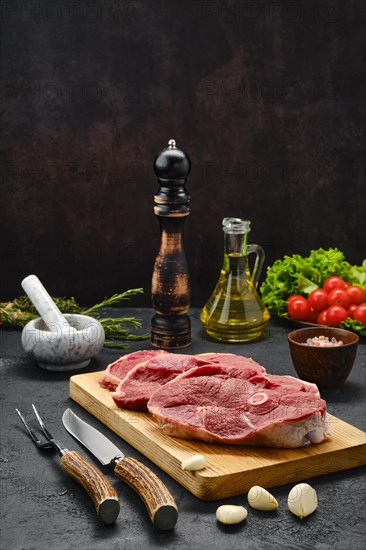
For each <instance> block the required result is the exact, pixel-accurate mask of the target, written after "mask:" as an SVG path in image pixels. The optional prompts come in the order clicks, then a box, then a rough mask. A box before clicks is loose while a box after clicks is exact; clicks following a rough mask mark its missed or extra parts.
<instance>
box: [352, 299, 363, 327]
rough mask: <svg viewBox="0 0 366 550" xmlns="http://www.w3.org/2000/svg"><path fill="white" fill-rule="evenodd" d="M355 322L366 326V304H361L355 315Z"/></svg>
mask: <svg viewBox="0 0 366 550" xmlns="http://www.w3.org/2000/svg"><path fill="white" fill-rule="evenodd" d="M353 318H354V319H355V321H360V323H362V324H363V325H366V304H360V305H358V306H357V309H356V310H355V311H354V313H353Z"/></svg>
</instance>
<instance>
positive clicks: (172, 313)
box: [151, 140, 191, 349]
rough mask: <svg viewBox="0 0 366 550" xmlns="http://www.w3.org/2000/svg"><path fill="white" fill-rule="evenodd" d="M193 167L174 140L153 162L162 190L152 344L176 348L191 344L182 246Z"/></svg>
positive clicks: (158, 210) (157, 211) (157, 198)
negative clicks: (188, 181)
mask: <svg viewBox="0 0 366 550" xmlns="http://www.w3.org/2000/svg"><path fill="white" fill-rule="evenodd" d="M190 169H191V162H190V160H189V157H188V156H187V155H186V154H185V153H183V151H181V150H180V149H177V148H176V145H175V141H174V140H170V141H169V147H168V148H167V149H164V150H163V151H161V153H159V155H158V156H157V157H156V159H155V162H154V170H155V174H156V175H157V177H158V182H159V191H158V193H157V194H156V195H155V197H154V199H155V207H154V213H155V214H156V216H158V219H159V223H160V249H159V252H158V255H157V257H156V260H155V265H154V271H153V276H152V286H151V293H152V305H153V308H154V310H155V315H154V317H153V318H152V320H151V343H152V345H153V346H156V347H158V348H163V349H174V348H175V349H176V348H182V347H186V346H189V344H190V343H191V322H190V318H189V316H188V310H189V306H190V299H191V289H190V279H189V271H188V265H187V260H186V255H185V252H184V248H183V230H184V223H185V219H186V217H187V216H188V215H189V199H190V197H189V194H188V193H187V190H186V188H185V184H186V179H187V176H188V174H189V172H190Z"/></svg>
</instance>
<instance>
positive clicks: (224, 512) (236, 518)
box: [216, 504, 248, 525]
mask: <svg viewBox="0 0 366 550" xmlns="http://www.w3.org/2000/svg"><path fill="white" fill-rule="evenodd" d="M247 515H248V511H247V510H246V508H244V506H235V505H234V504H223V505H222V506H219V507H218V508H217V510H216V519H217V521H219V522H220V523H224V524H225V525H235V524H236V523H240V522H241V521H244V520H245V518H246V517H247Z"/></svg>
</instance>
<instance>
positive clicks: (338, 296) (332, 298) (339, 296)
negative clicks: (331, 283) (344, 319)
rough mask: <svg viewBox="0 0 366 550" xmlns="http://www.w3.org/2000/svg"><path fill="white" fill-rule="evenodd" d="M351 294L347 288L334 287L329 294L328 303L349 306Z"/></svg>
mask: <svg viewBox="0 0 366 550" xmlns="http://www.w3.org/2000/svg"><path fill="white" fill-rule="evenodd" d="M349 301H350V300H349V295H348V292H347V290H344V289H342V288H334V289H333V290H331V291H330V292H329V294H328V304H329V305H330V306H333V305H335V304H338V305H340V306H343V307H347V306H348V304H349Z"/></svg>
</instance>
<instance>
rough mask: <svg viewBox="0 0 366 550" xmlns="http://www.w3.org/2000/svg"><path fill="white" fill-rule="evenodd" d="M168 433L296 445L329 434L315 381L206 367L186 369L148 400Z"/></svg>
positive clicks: (222, 440)
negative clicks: (312, 382) (247, 377)
mask: <svg viewBox="0 0 366 550" xmlns="http://www.w3.org/2000/svg"><path fill="white" fill-rule="evenodd" d="M148 410H149V412H151V413H152V414H153V416H154V417H155V419H156V420H157V421H158V424H159V425H160V427H161V428H162V429H163V431H164V432H165V433H167V434H168V435H171V436H175V437H180V438H186V439H202V440H204V441H209V442H215V443H223V444H234V445H261V446H267V447H279V448H295V447H302V446H304V445H309V444H311V443H320V442H321V441H323V440H324V439H325V438H326V437H327V435H328V433H329V428H328V422H327V417H326V403H325V401H324V400H323V399H321V398H320V396H319V391H318V388H317V386H315V384H310V383H308V382H303V381H302V380H298V379H296V378H293V377H292V376H272V375H269V374H265V373H257V374H256V375H254V376H252V377H251V378H249V379H246V378H245V377H244V376H243V373H242V372H241V369H240V368H238V369H235V368H230V367H226V366H220V365H213V364H211V365H206V366H201V367H196V368H194V369H191V370H190V371H189V372H186V373H182V374H180V375H179V376H177V377H176V378H175V379H174V380H172V381H170V382H168V383H167V384H165V385H164V386H162V387H161V388H159V389H158V390H157V391H155V393H154V394H153V395H152V397H151V398H150V400H149V402H148Z"/></svg>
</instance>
